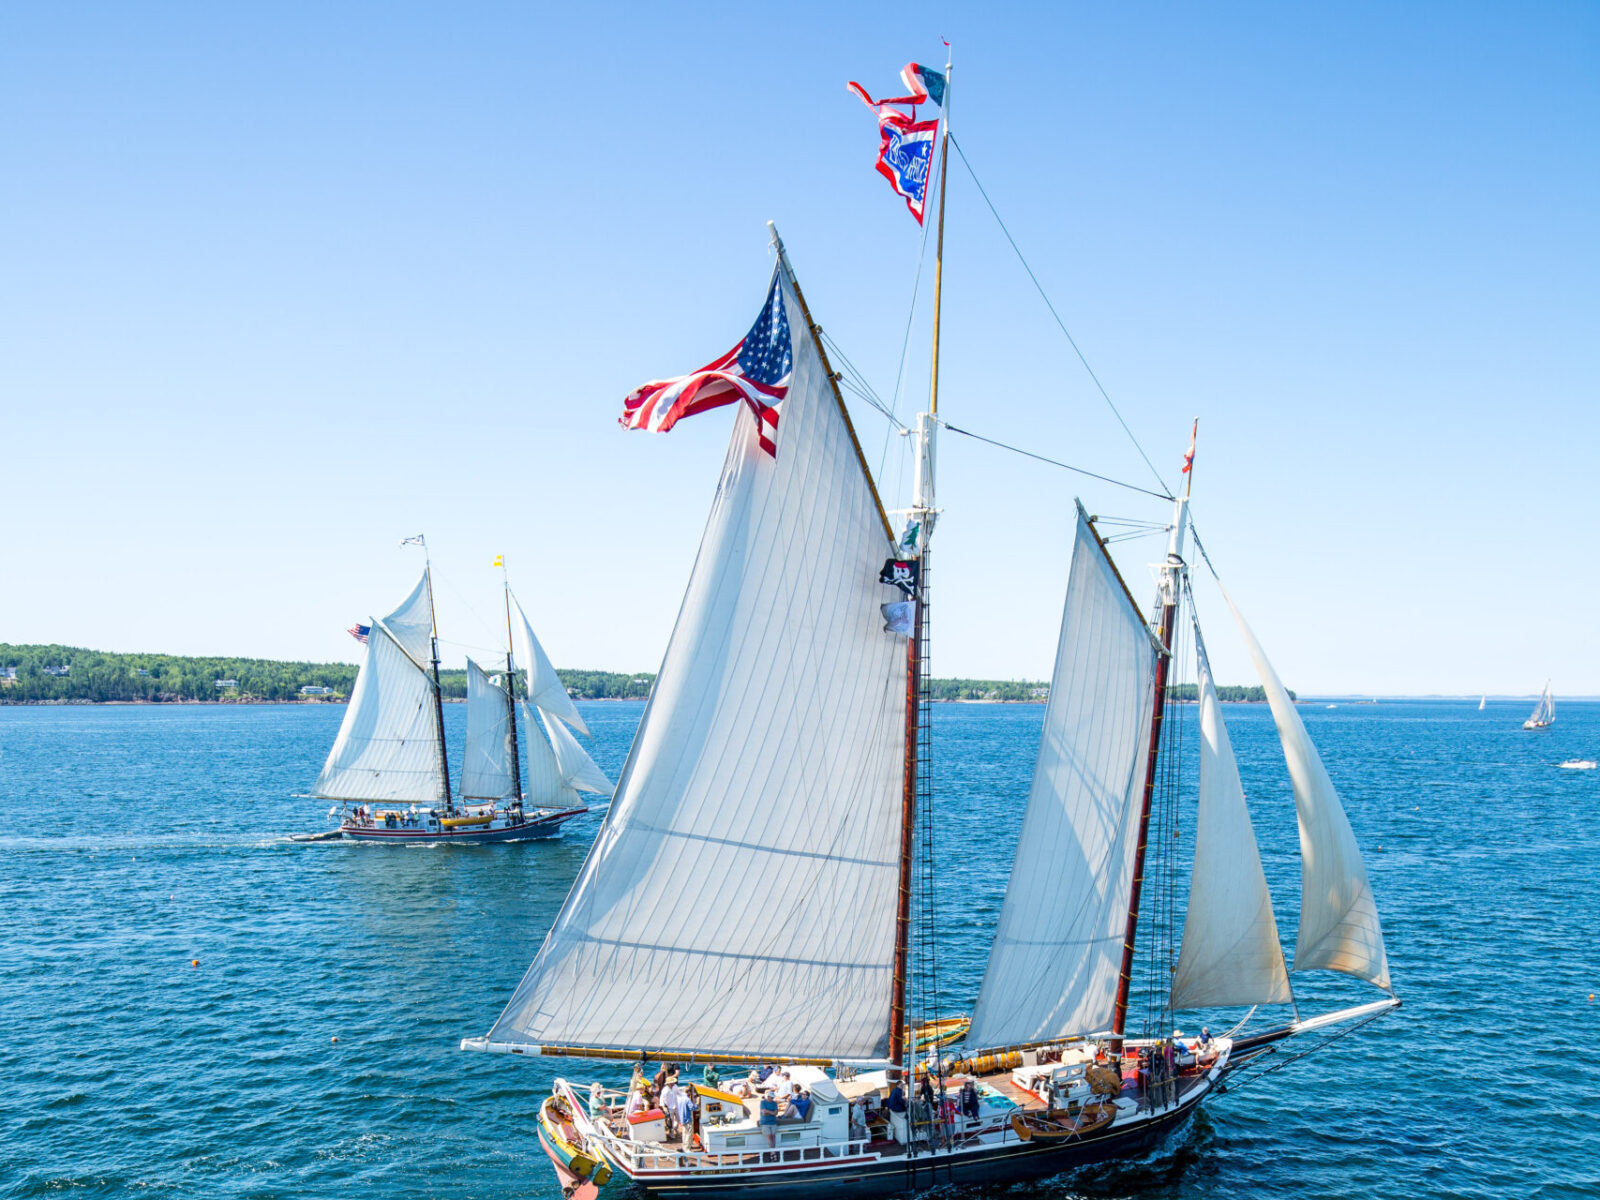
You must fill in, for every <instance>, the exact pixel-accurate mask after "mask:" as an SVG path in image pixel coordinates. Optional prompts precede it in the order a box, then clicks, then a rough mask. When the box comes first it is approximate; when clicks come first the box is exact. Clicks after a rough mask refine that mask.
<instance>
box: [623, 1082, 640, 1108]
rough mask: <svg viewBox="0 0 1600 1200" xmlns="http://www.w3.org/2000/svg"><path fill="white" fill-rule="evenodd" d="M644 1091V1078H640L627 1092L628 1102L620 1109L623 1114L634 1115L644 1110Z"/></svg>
mask: <svg viewBox="0 0 1600 1200" xmlns="http://www.w3.org/2000/svg"><path fill="white" fill-rule="evenodd" d="M644 1091H645V1085H644V1080H642V1079H641V1080H640V1081H639V1083H638V1085H637V1086H635V1087H634V1088H633V1090H631V1091H630V1092H629V1093H628V1103H627V1104H626V1105H624V1106H623V1109H622V1112H623V1115H624V1116H628V1117H636V1116H638V1115H639V1114H640V1113H642V1112H644V1111H645V1098H644Z"/></svg>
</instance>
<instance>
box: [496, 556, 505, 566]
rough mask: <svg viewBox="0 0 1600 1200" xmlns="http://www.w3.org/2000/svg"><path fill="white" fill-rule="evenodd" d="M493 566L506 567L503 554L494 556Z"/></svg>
mask: <svg viewBox="0 0 1600 1200" xmlns="http://www.w3.org/2000/svg"><path fill="white" fill-rule="evenodd" d="M494 565H495V566H497V567H503V566H505V565H506V556H505V555H504V554H496V555H495V556H494Z"/></svg>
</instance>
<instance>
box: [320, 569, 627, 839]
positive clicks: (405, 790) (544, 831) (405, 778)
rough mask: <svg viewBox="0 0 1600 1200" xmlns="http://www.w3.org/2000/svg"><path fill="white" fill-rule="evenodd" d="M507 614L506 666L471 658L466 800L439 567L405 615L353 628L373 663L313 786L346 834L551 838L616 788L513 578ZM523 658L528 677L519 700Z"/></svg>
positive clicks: (403, 609) (365, 668)
mask: <svg viewBox="0 0 1600 1200" xmlns="http://www.w3.org/2000/svg"><path fill="white" fill-rule="evenodd" d="M407 540H408V541H414V542H415V543H416V544H419V545H421V544H424V543H423V542H422V539H421V538H416V539H407ZM501 561H503V560H501ZM505 609H506V659H505V668H504V670H503V671H501V672H500V673H497V674H495V675H490V674H488V673H487V672H485V671H484V670H483V668H482V667H480V666H479V665H478V664H477V663H476V662H474V661H473V660H472V659H470V658H469V659H467V735H466V748H465V753H464V755H463V762H462V769H461V774H460V785H461V790H460V794H459V796H457V795H455V794H453V793H452V790H451V786H450V760H449V755H448V753H447V751H446V747H445V737H444V704H443V696H442V692H441V689H440V686H439V638H438V630H437V627H436V624H435V620H434V609H433V568H432V565H431V564H429V565H428V566H426V567H424V569H423V573H422V578H421V580H419V581H418V583H417V586H416V587H415V588H414V589H412V592H411V594H410V595H409V596H407V597H406V599H405V601H404V603H402V604H401V605H400V607H399V608H397V609H395V610H394V612H392V613H390V614H389V615H388V616H387V617H382V618H378V617H374V618H372V623H371V624H370V625H358V626H356V627H355V628H354V629H353V630H352V631H351V632H352V634H353V635H354V636H356V637H357V638H358V639H359V640H361V641H363V642H364V643H365V644H366V648H367V652H366V657H365V659H364V660H363V662H362V664H361V670H360V673H359V674H358V675H357V676H356V683H355V688H354V689H353V690H352V692H351V695H350V703H349V706H348V708H347V709H346V710H345V715H344V722H343V724H341V725H340V727H339V736H338V738H337V739H336V740H335V742H334V744H333V749H332V751H330V752H329V754H328V761H327V762H326V763H325V764H324V765H323V768H322V774H321V775H320V776H318V778H317V783H316V787H315V789H314V794H315V795H316V796H318V797H319V798H321V799H325V800H333V801H336V806H335V808H334V809H333V810H332V812H331V813H330V815H333V814H335V813H338V812H339V811H340V806H342V808H343V816H342V818H341V820H340V824H339V829H338V831H337V832H338V834H339V835H341V836H343V837H346V838H352V839H355V840H357V841H369V842H388V843H402V844H416V843H419V842H450V843H468V844H476V843H482V842H516V841H527V840H529V839H533V838H545V837H551V836H553V835H555V834H556V833H558V832H559V831H560V829H561V826H562V825H563V824H565V823H566V822H567V821H570V820H572V819H573V818H574V817H578V816H582V815H583V814H584V813H586V812H588V811H589V809H588V807H587V806H586V805H585V804H584V803H583V800H582V798H581V796H580V793H582V792H589V793H598V794H601V795H610V793H611V790H612V785H611V781H610V780H608V779H607V778H606V777H605V774H604V772H602V771H601V770H600V768H599V767H598V766H596V765H595V763H594V761H593V759H591V758H590V757H589V755H588V754H587V753H586V752H585V751H584V749H583V747H582V746H581V745H579V743H578V740H577V739H576V738H575V737H574V736H573V735H572V733H571V731H570V730H569V729H568V728H567V727H568V726H569V725H570V726H572V728H574V729H577V730H578V731H579V732H581V733H584V734H587V733H588V732H589V730H588V727H587V726H586V725H585V724H584V722H583V718H582V717H581V716H579V715H578V710H577V708H576V706H575V705H574V704H573V703H572V698H571V697H570V696H568V695H567V691H566V688H565V687H564V686H563V685H562V683H561V678H560V676H559V675H557V674H556V671H555V668H554V667H552V666H551V665H550V660H549V658H548V657H546V655H545V652H544V648H543V647H542V646H540V645H539V639H538V638H536V637H535V636H534V633H533V628H532V626H531V625H529V623H528V618H527V616H526V614H524V613H523V611H522V606H521V604H519V603H518V602H517V600H516V598H515V597H514V596H513V595H512V593H511V587H510V584H509V583H506V585H505ZM513 611H515V614H516V619H515V621H514V620H513V617H512V613H513ZM519 661H520V662H521V663H522V664H525V674H526V677H527V682H526V687H525V690H524V693H523V695H522V696H521V697H519V696H518V694H517V676H518V663H519ZM519 708H520V709H521V710H522V716H523V726H522V736H521V737H520V738H519V736H518V735H519V730H518V727H517V710H518V709H519ZM535 714H537V717H536V715H535ZM523 749H525V750H526V755H527V773H526V776H524V772H523V754H522V750H523Z"/></svg>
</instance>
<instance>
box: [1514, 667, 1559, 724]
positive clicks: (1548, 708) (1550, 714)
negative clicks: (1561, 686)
mask: <svg viewBox="0 0 1600 1200" xmlns="http://www.w3.org/2000/svg"><path fill="white" fill-rule="evenodd" d="M1555 723H1556V702H1555V701H1554V700H1552V699H1551V698H1550V681H1549V680H1548V679H1546V680H1545V681H1544V694H1543V695H1541V696H1540V697H1539V703H1538V704H1535V705H1534V706H1533V715H1532V716H1531V717H1529V718H1528V719H1527V720H1526V721H1524V722H1523V723H1522V727H1523V728H1524V729H1547V728H1549V727H1550V726H1551V725H1554V724H1555Z"/></svg>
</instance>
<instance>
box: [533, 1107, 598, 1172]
mask: <svg viewBox="0 0 1600 1200" xmlns="http://www.w3.org/2000/svg"><path fill="white" fill-rule="evenodd" d="M539 1143H540V1144H541V1145H542V1146H543V1147H544V1152H545V1153H546V1154H548V1155H549V1156H550V1161H551V1162H552V1163H554V1164H555V1168H556V1177H557V1178H559V1179H560V1180H561V1182H562V1184H563V1186H564V1187H566V1186H570V1185H571V1183H573V1182H579V1183H592V1184H594V1185H596V1186H597V1187H599V1186H604V1184H605V1183H606V1182H607V1181H608V1180H609V1179H610V1178H611V1164H610V1163H608V1162H606V1160H605V1159H604V1158H603V1157H601V1156H600V1155H598V1154H591V1153H590V1152H589V1151H588V1150H587V1149H585V1148H584V1139H583V1135H582V1134H581V1133H579V1132H578V1130H577V1128H576V1127H575V1126H574V1125H573V1123H572V1114H571V1113H570V1112H568V1111H567V1102H566V1101H565V1100H563V1099H562V1098H561V1097H560V1096H549V1097H547V1098H546V1099H545V1102H544V1103H543V1104H541V1105H540V1106H539Z"/></svg>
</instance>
